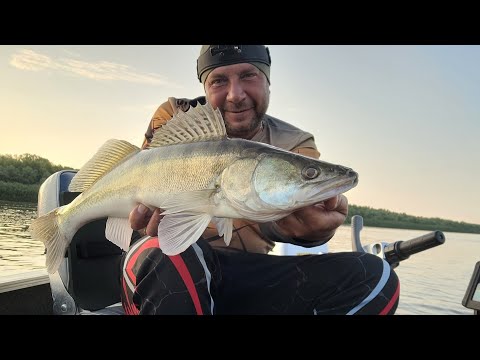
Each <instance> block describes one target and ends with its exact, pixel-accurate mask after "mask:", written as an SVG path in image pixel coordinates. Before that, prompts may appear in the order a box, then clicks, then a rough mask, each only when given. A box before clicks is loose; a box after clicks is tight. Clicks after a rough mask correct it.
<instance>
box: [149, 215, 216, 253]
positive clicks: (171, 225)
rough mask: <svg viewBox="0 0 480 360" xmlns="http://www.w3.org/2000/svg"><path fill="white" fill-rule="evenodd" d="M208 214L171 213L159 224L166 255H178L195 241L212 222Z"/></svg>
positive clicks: (160, 242)
mask: <svg viewBox="0 0 480 360" xmlns="http://www.w3.org/2000/svg"><path fill="white" fill-rule="evenodd" d="M211 219H212V217H211V216H210V215H208V214H185V213H178V214H169V215H166V216H165V217H164V218H163V219H162V220H161V221H160V224H159V225H158V241H159V245H160V249H161V250H162V252H163V253H164V254H165V255H178V254H180V253H181V252H183V251H185V250H186V249H187V248H188V247H189V246H190V245H192V244H193V243H195V242H196V241H197V240H198V239H199V238H200V236H202V234H203V232H204V231H205V229H206V228H207V226H208V224H209V223H210V221H211Z"/></svg>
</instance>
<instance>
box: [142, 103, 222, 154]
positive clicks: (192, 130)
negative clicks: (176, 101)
mask: <svg viewBox="0 0 480 360" xmlns="http://www.w3.org/2000/svg"><path fill="white" fill-rule="evenodd" d="M226 137H227V130H226V129H225V123H224V122H223V117H222V114H221V112H220V110H218V108H217V109H215V110H214V109H213V107H212V106H211V105H210V104H209V103H206V104H205V105H201V104H198V105H197V106H196V107H193V106H191V107H190V109H189V110H188V111H187V112H183V111H179V112H178V113H177V114H175V115H174V116H173V117H172V118H171V119H170V120H169V121H168V122H167V123H166V124H165V125H163V126H162V127H160V128H158V129H157V130H156V131H155V133H154V134H153V138H152V141H151V142H150V144H149V145H148V147H149V148H155V147H160V146H165V145H171V144H179V143H191V142H197V141H213V140H222V139H225V138H226Z"/></svg>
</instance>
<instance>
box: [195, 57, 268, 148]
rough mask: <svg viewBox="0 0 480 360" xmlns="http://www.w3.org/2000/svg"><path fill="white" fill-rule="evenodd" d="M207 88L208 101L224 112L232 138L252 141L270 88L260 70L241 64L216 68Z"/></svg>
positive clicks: (228, 131)
mask: <svg viewBox="0 0 480 360" xmlns="http://www.w3.org/2000/svg"><path fill="white" fill-rule="evenodd" d="M204 87H205V95H206V98H207V101H208V102H209V103H210V104H211V105H212V106H213V107H214V108H217V107H218V109H219V110H220V112H221V113H222V115H223V119H224V120H225V126H226V128H227V133H228V135H229V136H231V137H238V138H244V139H251V138H252V137H253V136H254V135H255V134H256V133H257V132H258V130H259V127H260V122H261V120H262V118H263V116H264V115H265V113H266V112H267V108H268V103H269V100H270V87H269V83H268V81H267V78H266V76H265V74H264V73H262V72H261V71H260V70H259V69H258V68H257V67H255V66H254V65H252V64H249V63H241V64H233V65H227V66H222V67H218V68H215V69H213V71H212V72H211V73H210V74H209V75H208V77H207V79H206V81H205V84H204Z"/></svg>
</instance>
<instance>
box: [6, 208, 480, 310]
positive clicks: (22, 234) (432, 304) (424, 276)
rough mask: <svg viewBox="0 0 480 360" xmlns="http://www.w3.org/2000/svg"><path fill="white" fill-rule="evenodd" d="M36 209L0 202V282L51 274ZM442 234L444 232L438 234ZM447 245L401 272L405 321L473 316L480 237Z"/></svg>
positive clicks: (340, 242) (390, 237) (368, 235)
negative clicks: (34, 230) (468, 302)
mask: <svg viewBox="0 0 480 360" xmlns="http://www.w3.org/2000/svg"><path fill="white" fill-rule="evenodd" d="M35 217H36V207H35V205H34V204H20V203H11V202H0V277H1V276H5V275H11V274H15V273H22V272H27V271H30V270H38V269H44V268H45V255H44V247H43V244H41V243H39V242H37V241H32V239H31V238H30V235H29V233H28V226H29V225H30V222H31V220H32V219H34V218H35ZM438 230H442V229H438ZM428 232H429V231H421V230H405V229H387V228H377V227H368V226H365V227H364V229H363V230H362V232H361V239H362V243H363V244H364V245H365V244H369V243H375V242H383V241H385V242H394V241H398V240H408V239H411V238H414V237H417V236H420V235H424V234H426V233H428ZM444 234H445V238H446V241H445V243H444V244H443V245H441V246H437V247H435V248H433V249H429V250H427V251H425V252H421V253H418V254H415V255H412V256H411V257H410V258H409V259H407V260H405V261H403V262H401V263H400V265H399V266H398V267H397V268H396V269H395V270H396V272H397V274H398V276H399V278H400V287H401V295H400V303H399V306H398V309H397V314H399V315H462V314H472V313H473V311H472V310H469V309H466V308H465V307H463V306H462V304H461V302H462V299H463V296H464V294H465V290H466V288H467V285H468V281H469V280H470V277H471V275H472V272H473V269H474V266H475V263H476V262H478V261H480V235H479V234H463V233H449V232H444ZM350 238H351V228H350V226H347V225H344V226H341V227H340V228H339V229H338V231H337V233H336V235H335V236H334V237H333V238H332V239H331V240H330V242H329V243H328V246H329V251H333V252H337V251H349V250H351V242H350Z"/></svg>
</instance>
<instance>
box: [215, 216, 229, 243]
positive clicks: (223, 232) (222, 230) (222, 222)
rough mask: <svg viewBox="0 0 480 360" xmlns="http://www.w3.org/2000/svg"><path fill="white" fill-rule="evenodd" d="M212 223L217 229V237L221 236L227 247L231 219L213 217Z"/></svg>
mask: <svg viewBox="0 0 480 360" xmlns="http://www.w3.org/2000/svg"><path fill="white" fill-rule="evenodd" d="M212 222H213V223H214V224H215V226H216V227H217V230H218V235H220V236H223V241H225V244H227V246H228V245H230V241H231V240H232V232H233V219H229V218H217V217H214V218H213V219H212Z"/></svg>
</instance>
